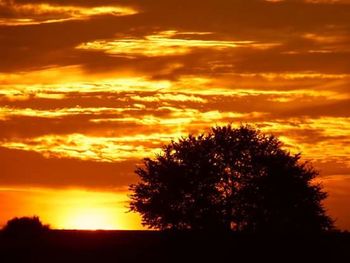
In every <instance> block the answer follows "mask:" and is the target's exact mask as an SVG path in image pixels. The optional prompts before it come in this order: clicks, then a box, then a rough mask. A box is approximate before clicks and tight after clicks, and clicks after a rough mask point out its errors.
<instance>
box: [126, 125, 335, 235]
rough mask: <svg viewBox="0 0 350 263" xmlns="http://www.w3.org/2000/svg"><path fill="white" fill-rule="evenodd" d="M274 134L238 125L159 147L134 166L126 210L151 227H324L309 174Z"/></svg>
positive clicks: (319, 197) (320, 196) (327, 225)
mask: <svg viewBox="0 0 350 263" xmlns="http://www.w3.org/2000/svg"><path fill="white" fill-rule="evenodd" d="M282 147H283V144H282V143H281V141H279V140H278V139H277V138H276V137H274V136H271V135H265V134H263V133H262V132H260V131H259V130H256V129H254V128H252V127H251V126H248V125H245V126H241V127H239V128H233V127H232V126H230V125H228V126H224V127H215V128H212V129H211V131H210V132H209V133H208V134H201V135H199V136H197V137H196V136H193V135H189V136H188V137H182V138H181V139H179V140H178V141H172V142H171V143H170V144H168V145H165V146H164V147H163V150H162V153H161V154H159V155H157V156H155V158H154V159H151V158H146V159H144V163H143V166H142V167H138V168H137V169H136V171H135V172H136V174H137V175H138V176H139V177H140V179H141V180H140V182H139V183H137V184H133V185H131V186H130V190H131V192H132V194H131V196H130V198H131V202H130V210H131V211H134V212H139V213H140V214H141V215H142V223H143V224H144V225H146V226H148V227H149V228H153V229H192V230H224V231H226V230H234V231H239V232H250V233H260V232H269V233H271V232H276V233H286V232H292V233H310V232H320V231H326V230H329V229H331V228H332V223H333V222H332V220H331V219H330V218H329V217H328V216H327V215H326V213H325V209H324V208H323V206H322V201H323V200H324V199H325V198H326V196H327V194H326V193H325V192H323V191H322V188H321V186H320V185H319V184H316V183H314V181H313V179H315V177H316V176H317V175H318V173H317V171H316V170H315V169H314V168H313V167H312V166H311V164H309V163H307V162H301V160H300V158H301V155H300V154H296V155H293V154H291V153H290V152H289V151H286V150H284V149H283V148H282Z"/></svg>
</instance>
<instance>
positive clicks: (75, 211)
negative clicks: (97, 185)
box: [0, 187, 142, 230]
mask: <svg viewBox="0 0 350 263" xmlns="http://www.w3.org/2000/svg"><path fill="white" fill-rule="evenodd" d="M0 200H2V201H4V202H0V211H4V218H5V219H9V218H13V217H16V216H18V215H21V216H33V215H37V216H39V217H40V219H41V220H42V221H43V222H44V223H45V224H49V225H50V226H51V228H53V229H81V230H125V229H142V226H141V222H140V217H139V215H137V214H135V213H128V208H127V200H128V199H127V192H125V191H120V192H118V191H116V192H97V191H86V190H80V189H65V190H64V189H62V190H52V189H47V188H31V189H23V188H4V187H3V188H1V187H0ZM5 223H6V222H4V221H1V222H0V228H1V226H2V225H3V224H5Z"/></svg>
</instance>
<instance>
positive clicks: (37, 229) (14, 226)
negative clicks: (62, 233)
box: [3, 216, 49, 236]
mask: <svg viewBox="0 0 350 263" xmlns="http://www.w3.org/2000/svg"><path fill="white" fill-rule="evenodd" d="M47 230H49V226H48V225H43V224H42V222H41V221H40V219H39V217H37V216H33V217H20V218H18V217H16V218H13V219H11V220H9V221H8V222H7V224H6V225H5V227H4V228H3V231H4V233H5V234H8V235H25V236H31V235H38V234H40V233H43V232H45V231H47Z"/></svg>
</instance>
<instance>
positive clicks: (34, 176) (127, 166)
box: [0, 147, 138, 189]
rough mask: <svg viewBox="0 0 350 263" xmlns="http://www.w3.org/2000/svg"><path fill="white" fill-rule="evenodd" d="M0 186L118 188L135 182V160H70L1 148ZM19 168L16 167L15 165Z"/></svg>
mask: <svg viewBox="0 0 350 263" xmlns="http://www.w3.org/2000/svg"><path fill="white" fill-rule="evenodd" d="M0 160H1V163H2V172H1V178H0V185H5V186H6V185H7V186H10V185H13V186H14V185H17V186H48V187H60V188H62V187H78V188H79V187H81V188H100V189H103V188H104V189H106V188H115V187H116V188H118V187H126V186H127V185H128V184H129V183H131V182H135V181H136V180H137V178H136V176H135V175H134V174H133V170H134V168H135V164H136V163H137V162H138V161H137V160H133V161H131V160H130V161H127V162H120V163H106V162H95V161H87V160H86V161H81V160H76V159H70V158H45V157H43V156H42V155H40V154H38V153H34V152H28V151H22V150H10V149H6V148H3V147H0ZM19 163H20V164H21V165H18V164H19Z"/></svg>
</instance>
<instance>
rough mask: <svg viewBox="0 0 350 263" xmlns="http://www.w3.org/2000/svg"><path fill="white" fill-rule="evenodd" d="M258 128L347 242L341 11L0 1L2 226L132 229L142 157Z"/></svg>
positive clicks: (295, 6)
mask: <svg viewBox="0 0 350 263" xmlns="http://www.w3.org/2000/svg"><path fill="white" fill-rule="evenodd" d="M228 123H232V124H233V125H234V126H236V125H240V123H250V124H253V125H256V126H257V127H259V128H260V129H261V130H263V131H264V132H267V133H273V134H275V135H277V136H278V137H279V138H280V139H281V140H282V141H283V142H284V143H285V147H286V148H288V149H290V150H291V151H292V152H293V153H297V152H301V153H302V155H303V157H304V160H310V161H312V163H313V165H314V166H315V167H316V168H317V169H318V170H319V171H320V174H321V177H320V181H321V182H322V184H323V185H324V187H325V190H326V191H328V193H329V198H328V199H327V201H326V203H325V205H326V207H327V210H328V211H329V213H330V215H331V216H332V217H333V218H334V219H336V220H337V221H336V225H337V226H338V227H340V228H341V229H348V230H350V0H343V1H341V0H339V1H336V0H319V1H318V0H285V1H283V0H270V1H268V0H265V1H264V0H202V1H199V0H119V1H118V0H91V1H87V0H69V1H68V0H0V165H1V170H0V226H1V225H3V224H4V223H6V221H7V220H8V219H10V218H12V217H14V216H31V215H38V216H40V218H41V219H42V221H44V222H45V223H48V224H50V225H51V226H52V227H53V228H70V229H71V228H74V229H77V228H79V229H96V228H103V229H141V228H142V226H141V224H140V218H139V216H138V215H137V214H132V213H126V211H128V208H127V206H128V185H129V184H131V183H135V182H137V179H138V178H137V176H136V175H135V174H134V170H135V167H136V165H137V164H140V163H141V161H142V158H143V157H151V156H153V155H154V154H155V153H157V152H159V149H160V147H161V146H162V145H164V144H166V143H167V142H169V141H170V140H171V139H176V138H178V137H180V136H182V135H187V134H189V133H194V134H198V133H199V132H204V131H207V130H208V129H209V128H210V127H211V126H214V125H224V124H228Z"/></svg>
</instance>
